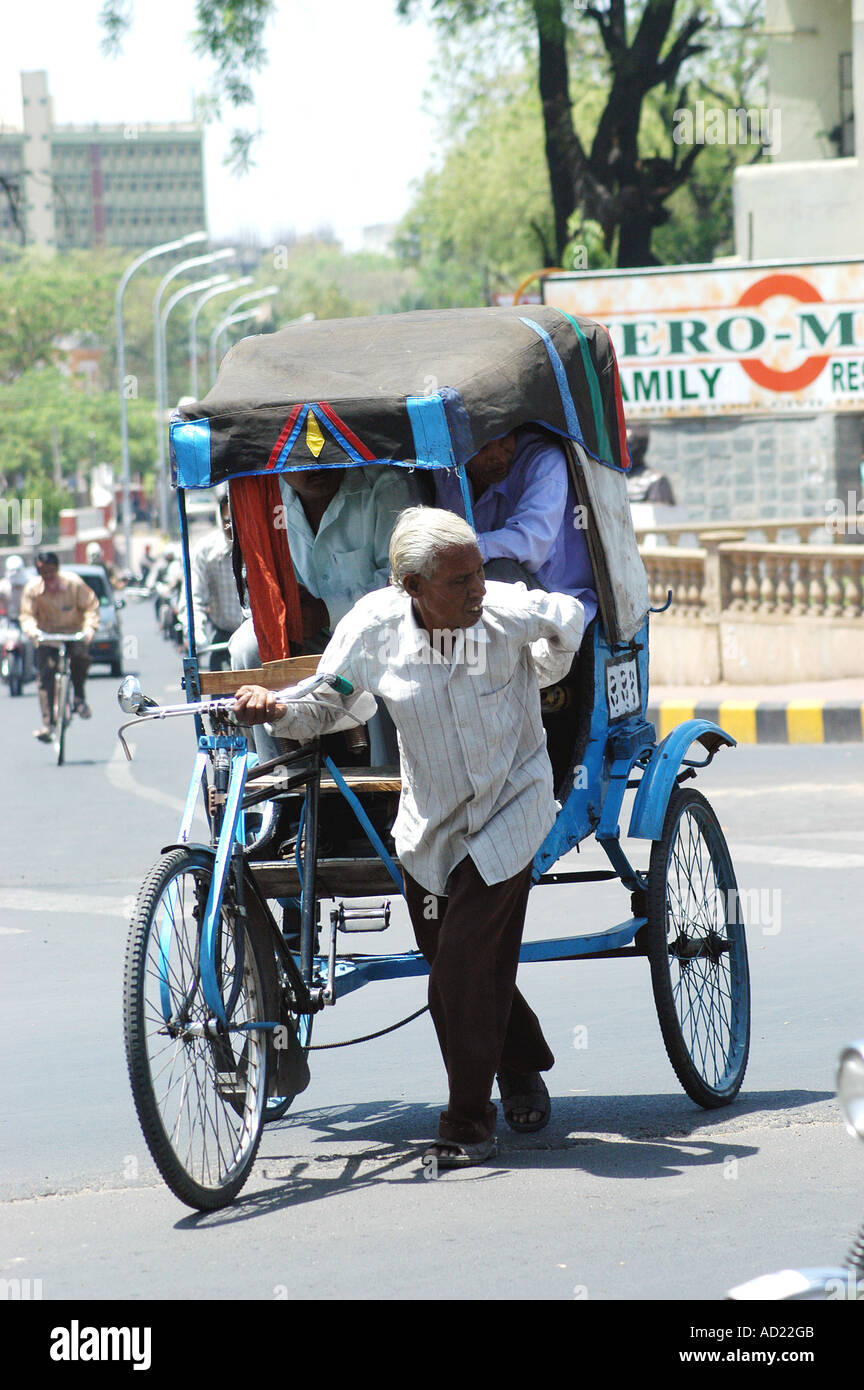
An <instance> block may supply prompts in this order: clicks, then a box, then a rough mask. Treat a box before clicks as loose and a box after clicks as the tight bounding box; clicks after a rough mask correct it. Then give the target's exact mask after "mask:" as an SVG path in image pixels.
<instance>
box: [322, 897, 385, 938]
mask: <svg viewBox="0 0 864 1390" xmlns="http://www.w3.org/2000/svg"><path fill="white" fill-rule="evenodd" d="M334 919H335V922H334ZM330 920H331V922H334V924H335V927H336V930H337V931H341V932H346V933H348V934H350V933H352V932H364V931H386V930H387V928H388V927H389V925H390V903H389V902H383V903H356V904H355V905H354V906H353V907H346V906H345V904H344V903H341V902H340V903H339V905H338V907H334V908H333V909H332V910H331V913H330Z"/></svg>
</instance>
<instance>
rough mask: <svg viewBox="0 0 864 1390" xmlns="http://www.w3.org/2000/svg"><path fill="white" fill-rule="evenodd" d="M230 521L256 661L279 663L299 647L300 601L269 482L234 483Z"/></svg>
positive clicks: (277, 496)
mask: <svg viewBox="0 0 864 1390" xmlns="http://www.w3.org/2000/svg"><path fill="white" fill-rule="evenodd" d="M230 491H231V515H232V518H233V521H234V526H235V527H236V530H237V540H238V541H239V543H240V550H241V552H242V555H243V559H244V561H245V563H246V585H247V588H248V590H249V605H250V607H251V609H252V622H253V625H254V627H255V636H256V637H257V639H258V651H259V654H260V656H261V661H262V662H265V661H281V660H283V659H284V658H285V657H288V656H292V655H294V654H295V653H296V652H297V651H299V650H300V649H301V648H302V646H303V617H302V614H301V611H300V595H299V593H298V591H297V580H296V579H295V577H294V569H293V566H292V564H291V552H290V550H289V548H288V537H287V535H286V533H285V528H284V527H282V526H279V525H278V519H279V518H280V517H281V515H282V494H281V492H280V491H279V482H278V479H277V478H274V477H262V476H260V475H259V476H257V477H251V478H234V479H232V481H231V486H230Z"/></svg>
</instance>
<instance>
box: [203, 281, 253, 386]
mask: <svg viewBox="0 0 864 1390" xmlns="http://www.w3.org/2000/svg"><path fill="white" fill-rule="evenodd" d="M252 283H253V276H251V275H243V276H241V277H240V279H239V280H229V281H228V284H227V285H220V286H219V287H218V288H217V289H215V290H208V291H207V293H206V294H202V296H201V298H200V299H199V300H197V301H196V304H195V308H194V309H193V310H192V319H191V322H190V324H189V369H190V378H189V379H190V384H191V388H192V389H191V391H190V395H191V396H192V399H193V400H195V401H197V399H198V315H199V314H200V313H201V310H202V309H203V308H204V305H205V304H208V303H209V302H210V300H211V299H215V298H216V296H217V295H219V294H227V293H228V292H229V290H239V289H240V287H241V285H251V284H252Z"/></svg>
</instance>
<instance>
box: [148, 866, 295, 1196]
mask: <svg viewBox="0 0 864 1390" xmlns="http://www.w3.org/2000/svg"><path fill="white" fill-rule="evenodd" d="M211 876H212V874H211V862H210V859H209V858H208V857H207V856H205V855H202V854H196V853H195V851H194V850H186V849H175V850H171V851H169V852H168V853H166V854H164V855H162V857H161V858H160V859H159V860H157V862H156V864H155V865H154V866H153V868H152V869H151V871H150V873H149V874H148V875H147V877H146V879H145V880H144V883H143V884H142V886H141V890H140V892H139V894H138V901H137V902H136V904H135V910H134V913H133V916H132V922H131V925H130V929H129V941H128V946H127V952H126V971H125V979H124V1028H125V1035H126V1059H127V1063H128V1067H129V1079H130V1082H131V1086H132V1094H133V1097H134V1100H135V1108H136V1110H137V1112H138V1118H139V1120H140V1123H141V1128H142V1131H143V1133H144V1138H145V1140H146V1141H147V1147H148V1148H149V1150H150V1153H151V1155H152V1157H153V1161H154V1162H155V1164H156V1167H157V1168H158V1169H159V1172H160V1173H161V1174H162V1177H163V1178H164V1180H165V1182H166V1183H167V1184H168V1186H169V1187H170V1188H171V1191H172V1192H173V1193H174V1194H175V1196H177V1197H179V1198H180V1200H181V1201H182V1202H186V1203H187V1204H188V1205H189V1206H191V1207H196V1208H198V1209H199V1210H215V1209H217V1208H219V1207H224V1206H227V1205H228V1204H229V1203H230V1202H232V1201H233V1200H234V1198H235V1197H236V1195H237V1193H238V1192H239V1191H240V1189H241V1188H242V1186H243V1184H244V1183H245V1181H246V1179H247V1178H248V1176H249V1172H250V1170H251V1168H252V1164H253V1163H254V1161H255V1155H256V1153H257V1151H258V1145H259V1143H260V1140H261V1132H262V1129H263V1125H264V1105H265V1100H266V1096H267V1043H266V1037H265V1035H264V1033H263V1032H259V1031H257V1030H255V1029H250V1030H249V1031H235V1030H236V1025H238V1024H243V1023H251V1022H254V1021H255V1020H261V1019H264V1018H266V1016H267V1015H266V1010H265V990H264V984H263V982H264V979H265V974H264V970H265V967H264V965H263V964H262V961H261V959H260V956H259V953H258V947H257V943H256V941H255V939H254V938H253V936H252V935H251V934H250V933H249V931H248V930H247V929H246V927H245V926H244V924H243V919H242V918H240V917H238V916H236V915H235V914H234V913H233V912H232V911H231V910H230V908H228V907H225V908H223V911H222V918H221V923H220V932H219V952H218V955H219V959H218V962H217V969H218V973H219V979H220V987H221V994H222V998H223V1001H224V1002H225V1005H226V1014H227V1017H228V1019H229V1020H230V1023H231V1024H232V1025H233V1027H232V1028H231V1029H225V1028H222V1027H221V1026H217V1025H216V1021H215V1020H214V1019H213V1018H212V1017H211V1016H210V1010H209V1009H208V1007H207V1005H206V1003H205V1000H204V995H203V991H202V987H201V978H200V968H199V947H200V940H201V925H202V921H203V917H204V909H205V906H206V903H207V896H208V893H209V889H210V881H211Z"/></svg>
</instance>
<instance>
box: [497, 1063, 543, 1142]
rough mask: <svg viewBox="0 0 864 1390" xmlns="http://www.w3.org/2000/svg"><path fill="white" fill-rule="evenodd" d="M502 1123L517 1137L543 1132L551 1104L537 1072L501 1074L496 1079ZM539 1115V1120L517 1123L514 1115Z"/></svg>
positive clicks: (504, 1072)
mask: <svg viewBox="0 0 864 1390" xmlns="http://www.w3.org/2000/svg"><path fill="white" fill-rule="evenodd" d="M496 1079H497V1081H498V1089H499V1091H500V1093H501V1107H502V1109H503V1111H504V1119H505V1120H506V1121H507V1123H508V1125H509V1126H510V1128H511V1129H513V1130H515V1131H516V1133H517V1134H536V1132H537V1130H538V1129H545V1128H546V1126H547V1125H548V1123H549V1119H550V1116H551V1114H552V1101H551V1099H550V1097H549V1092H548V1090H547V1089H546V1082H545V1081H544V1080H543V1077H542V1076H541V1075H540V1072H539V1071H529V1072H518V1071H502V1072H499V1073H498V1076H497V1078H496ZM531 1110H536V1111H539V1112H540V1119H539V1120H516V1119H514V1116H515V1115H519V1114H527V1113H528V1112H529V1111H531Z"/></svg>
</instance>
